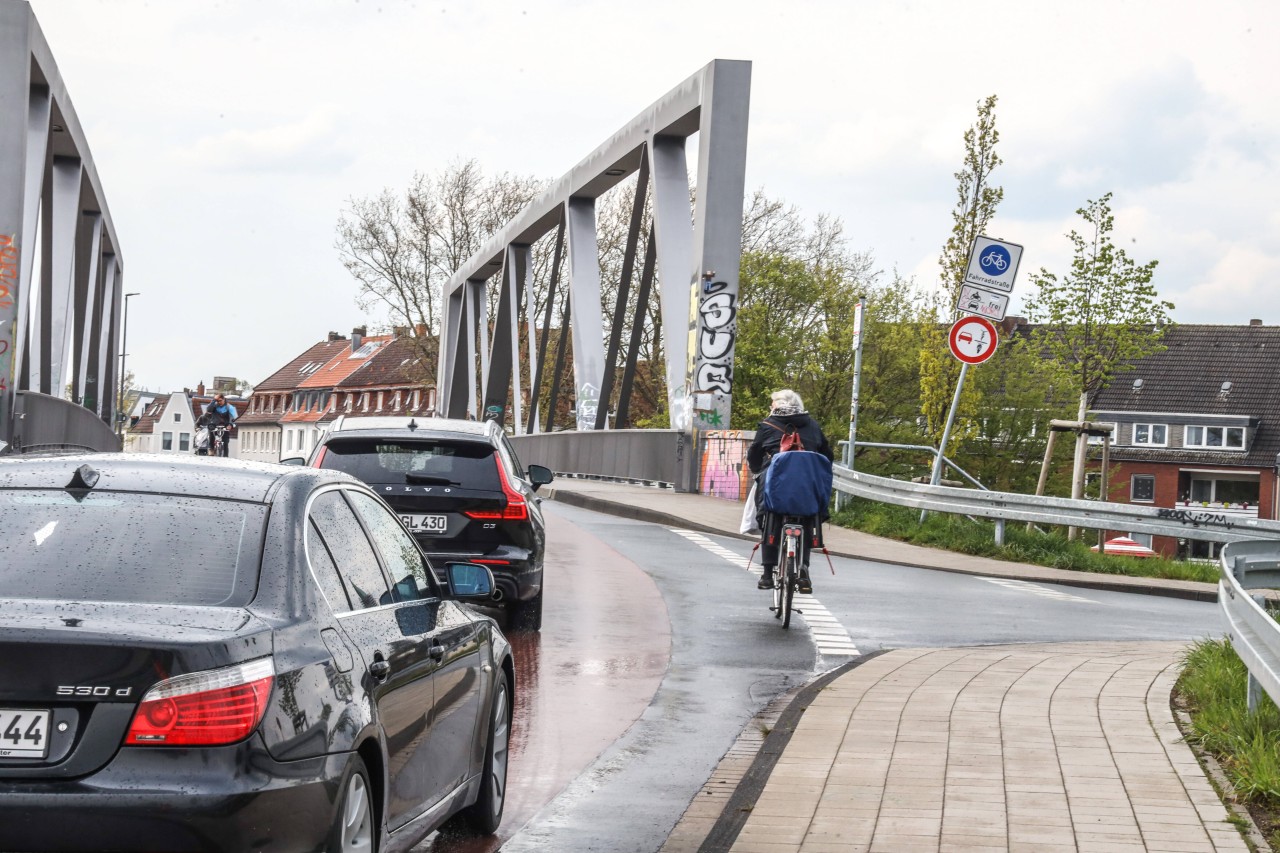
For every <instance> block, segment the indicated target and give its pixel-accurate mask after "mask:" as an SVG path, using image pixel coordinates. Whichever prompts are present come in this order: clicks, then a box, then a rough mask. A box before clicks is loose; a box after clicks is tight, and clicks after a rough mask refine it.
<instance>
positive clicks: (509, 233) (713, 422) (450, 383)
mask: <svg viewBox="0 0 1280 853" xmlns="http://www.w3.org/2000/svg"><path fill="white" fill-rule="evenodd" d="M750 88H751V63H750V62H746V61H740V60H723V59H717V60H714V61H712V62H711V63H709V64H708V65H706V66H705V67H703V68H702V69H701V70H699V71H698V72H697V73H695V74H694V75H692V76H691V77H689V78H688V79H686V80H685V81H684V82H683V83H681V84H680V85H678V86H676V87H675V88H674V89H672V90H671V91H670V92H668V93H667V94H665V95H664V96H662V97H661V98H659V99H658V100H657V101H656V102H654V103H653V104H652V105H650V106H649V107H648V108H647V109H645V110H644V111H642V112H641V113H640V114H639V115H638V116H636V117H635V118H634V119H632V120H631V121H630V122H628V123H627V124H626V125H625V126H624V127H622V128H621V129H620V130H619V131H618V132H617V133H615V134H614V135H613V136H612V137H611V138H610V139H609V140H607V141H606V142H605V143H604V144H602V145H601V146H599V147H598V148H597V149H596V150H595V151H593V152H592V153H591V154H589V155H588V156H587V157H586V158H585V159H584V160H582V161H581V162H580V163H578V164H577V165H576V166H574V167H573V168H572V169H570V170H569V172H568V173H566V174H565V175H564V176H562V177H561V178H560V179H559V180H557V181H555V182H554V183H552V184H551V186H549V187H548V188H547V189H546V191H544V192H543V193H542V194H541V195H540V196H539V197H538V198H536V199H534V200H533V201H532V202H531V203H530V204H529V205H527V206H526V207H525V208H524V209H523V210H522V211H521V212H520V213H519V214H518V215H517V216H516V217H515V218H513V219H512V220H511V221H510V222H508V223H507V224H506V225H505V226H504V227H502V228H501V229H499V230H498V231H497V232H496V233H495V234H494V235H493V236H492V237H491V238H490V239H489V240H488V241H487V242H486V243H485V244H484V246H483V247H482V248H481V250H480V251H479V252H477V253H476V254H475V255H473V256H472V257H471V258H469V259H468V260H467V261H466V263H464V264H463V265H462V266H461V267H460V268H459V269H458V270H457V272H455V273H454V275H453V276H452V278H451V279H450V280H449V282H448V284H447V285H446V286H445V289H444V294H443V297H444V298H443V304H444V312H443V315H444V322H443V323H442V325H441V346H440V356H439V358H440V361H439V370H438V373H437V387H438V397H437V399H438V400H439V403H438V405H439V409H440V412H441V413H442V414H445V415H449V416H453V417H460V416H464V415H467V414H470V415H471V416H473V417H484V413H485V412H493V413H495V415H496V416H498V417H503V416H504V415H505V412H506V410H507V401H508V399H509V395H510V398H512V399H513V400H514V406H513V408H514V411H513V415H514V419H513V425H514V429H515V431H516V432H517V433H522V432H525V431H528V432H536V431H538V428H539V413H538V410H539V408H540V406H541V401H540V400H539V394H538V389H540V388H541V385H542V380H543V371H544V368H545V364H546V360H547V359H546V346H545V341H546V340H547V335H548V331H549V328H550V325H551V319H552V314H553V310H552V309H553V304H554V298H555V288H556V284H557V277H558V275H559V271H560V264H559V258H560V255H561V251H562V248H563V249H565V250H567V256H568V257H567V260H568V263H567V267H568V282H567V285H566V286H565V287H564V290H565V292H566V297H567V300H568V306H567V312H562V314H563V313H567V319H568V323H569V329H570V331H571V338H572V342H573V370H574V381H573V395H574V413H575V420H576V424H577V428H578V429H580V430H585V429H597V428H601V427H603V426H605V425H606V422H607V413H608V410H609V407H610V406H611V405H612V400H611V396H612V395H611V392H612V389H613V386H614V384H615V383H614V382H613V374H614V371H615V370H616V368H617V365H616V363H615V359H616V358H617V355H618V353H619V352H620V351H621V337H622V331H623V330H622V329H621V327H620V324H621V323H622V318H623V315H624V314H625V311H623V310H622V307H623V306H624V304H625V299H626V295H625V294H626V289H627V288H629V286H630V282H629V277H630V271H631V267H632V265H633V261H634V252H635V241H636V238H637V237H638V231H639V229H640V227H641V217H640V216H639V215H635V216H633V217H632V223H631V232H632V233H630V234H629V235H628V249H627V253H628V256H629V257H628V260H627V261H626V262H625V263H624V269H625V272H624V281H623V282H622V283H621V284H620V290H621V291H622V293H623V295H622V296H621V298H620V299H619V310H618V311H616V312H615V318H614V328H613V329H612V330H611V331H610V335H609V338H610V345H609V351H608V353H607V354H606V351H605V346H604V339H605V333H606V331H607V330H606V329H605V328H604V325H603V312H602V310H601V307H600V299H601V282H600V258H599V253H598V247H597V235H596V210H595V207H596V200H597V199H598V198H600V196H601V195H603V194H604V193H605V192H607V191H608V190H609V189H611V188H612V187H614V186H616V185H617V184H618V183H620V182H621V181H624V180H626V179H627V178H628V176H630V175H632V174H634V173H636V172H639V173H640V175H639V179H640V180H641V181H649V182H650V183H651V186H648V187H645V188H644V190H638V191H651V192H652V194H653V222H652V228H651V231H650V232H649V234H650V237H651V239H650V240H649V241H648V244H647V250H646V256H645V258H644V264H643V265H644V267H645V272H644V273H643V274H642V277H641V278H642V281H641V290H640V295H641V301H642V304H643V302H644V301H645V300H647V298H648V293H649V284H651V282H652V279H653V277H654V275H656V276H657V279H658V282H659V288H660V290H659V303H660V311H661V317H662V327H663V347H662V351H663V354H664V357H665V362H666V363H665V365H664V368H663V369H664V374H665V378H666V383H667V394H668V400H667V403H668V411H669V412H670V417H671V426H672V428H674V429H678V430H685V431H687V430H690V429H693V428H718V427H727V426H728V424H729V416H730V413H731V408H732V400H733V355H734V343H735V341H736V336H737V323H736V317H737V306H738V268H739V264H740V260H741V252H742V201H743V191H744V188H745V180H746V139H747V118H748V108H749V101H750ZM694 134H697V137H698V174H697V181H696V187H697V192H696V197H695V198H694V201H693V207H692V210H691V209H690V184H689V169H688V161H687V153H686V148H687V141H688V139H689V138H690V137H692V136H693V135H694ZM642 203H643V202H642ZM553 231H554V232H555V233H556V235H557V236H556V241H557V242H556V262H555V263H554V264H553V269H552V274H551V279H552V285H551V294H550V297H549V300H548V304H547V310H546V312H545V314H544V316H543V321H542V328H541V330H540V333H541V335H542V340H543V342H544V343H543V345H542V346H541V347H539V346H538V344H537V334H538V332H537V331H535V328H536V326H535V323H536V321H537V318H535V317H534V316H533V299H532V295H531V287H530V279H529V276H530V266H531V264H530V261H529V254H528V253H529V247H531V246H533V245H534V244H535V243H537V242H538V241H539V240H541V239H543V238H544V237H547V236H548V235H549V234H551V233H552V232H553ZM495 277H496V282H497V284H496V286H497V287H498V288H500V291H499V293H498V294H497V298H496V300H495V303H496V305H497V310H496V314H495V317H494V318H493V323H494V325H493V328H494V339H493V341H492V343H490V342H489V341H488V340H487V334H488V329H489V325H490V323H489V318H488V317H487V316H486V313H485V312H486V307H485V306H486V305H487V304H488V300H487V299H486V298H485V296H486V294H487V288H489V287H490V286H491V285H490V281H491V280H492V279H495ZM522 292H523V293H524V294H525V299H524V303H525V306H526V308H527V310H526V313H525V318H524V322H525V323H527V328H528V335H527V341H528V362H527V365H528V367H527V369H526V370H525V371H523V374H522V369H521V365H520V357H519V351H520V344H519V341H520V336H519V325H520V323H521V318H520V310H519V309H520V302H521V294H522ZM637 314H640V312H639V311H637ZM634 322H635V323H637V324H638V323H641V322H643V321H642V319H641V318H639V317H637V318H636V320H635V321H634ZM560 328H561V331H562V332H563V330H564V323H563V321H562V323H561V327H560ZM632 332H633V333H632V335H631V336H630V337H631V342H630V344H629V346H628V347H627V351H626V354H625V363H624V365H623V380H622V383H621V390H620V392H619V398H618V408H619V410H620V411H625V409H626V407H627V397H628V395H629V392H630V382H631V379H632V378H633V377H634V369H635V360H636V351H637V346H636V344H635V341H636V340H637V339H638V336H637V333H636V329H635V328H633V330H632ZM565 337H566V336H565V335H564V334H560V335H559V338H560V342H561V344H563V343H564V340H565ZM535 352H537V353H538V354H537V356H535ZM477 358H478V359H479V364H477ZM563 363H564V347H563V346H560V347H558V352H557V357H556V364H557V367H556V368H555V373H554V379H553V381H552V384H551V390H550V399H549V405H548V408H549V409H550V410H551V411H552V412H554V407H555V398H556V395H557V393H558V390H559V389H558V383H559V379H560V372H561V369H562V366H563ZM526 382H527V385H525V384H524V383H526ZM524 387H528V388H529V389H530V394H529V408H530V410H531V411H529V412H528V413H527V417H524V416H522V415H524V413H523V412H522V411H521V406H522V405H523V403H522V399H523V396H522V394H523V392H522V388H524ZM477 388H479V393H477ZM480 405H482V406H483V408H484V411H483V412H482V411H480V410H479V408H478V407H479V406H480Z"/></svg>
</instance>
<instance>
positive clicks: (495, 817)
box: [447, 667, 511, 835]
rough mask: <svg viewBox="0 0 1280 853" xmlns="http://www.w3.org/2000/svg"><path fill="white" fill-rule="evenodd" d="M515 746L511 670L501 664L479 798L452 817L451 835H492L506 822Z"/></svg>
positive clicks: (494, 687) (494, 692)
mask: <svg viewBox="0 0 1280 853" xmlns="http://www.w3.org/2000/svg"><path fill="white" fill-rule="evenodd" d="M510 747H511V687H510V685H509V684H508V683H507V671H506V670H505V669H503V668H502V667H498V678H497V680H496V681H495V682H494V685H493V707H492V708H490V709H489V743H488V745H487V746H486V747H485V750H484V766H483V767H482V768H481V770H480V794H479V796H477V797H476V801H475V802H474V803H472V804H471V805H469V806H467V807H466V808H465V809H463V810H462V811H460V812H458V813H457V814H456V815H454V816H453V817H452V818H450V820H449V823H448V825H447V830H448V832H449V833H450V834H454V833H456V834H461V835H492V834H493V833H495V832H497V831H498V826H499V825H500V824H501V823H502V810H503V808H504V807H505V806H506V804H507V763H508V758H509V756H510V752H509V750H510Z"/></svg>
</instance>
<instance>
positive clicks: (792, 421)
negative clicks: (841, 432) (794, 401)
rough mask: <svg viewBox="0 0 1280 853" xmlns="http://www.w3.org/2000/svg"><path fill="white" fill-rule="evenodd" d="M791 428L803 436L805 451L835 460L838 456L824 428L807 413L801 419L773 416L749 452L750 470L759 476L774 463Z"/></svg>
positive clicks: (802, 413)
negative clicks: (783, 438) (785, 434)
mask: <svg viewBox="0 0 1280 853" xmlns="http://www.w3.org/2000/svg"><path fill="white" fill-rule="evenodd" d="M771 424H772V426H771ZM775 427H776V428H775ZM788 427H791V428H794V429H795V431H796V432H797V433H799V434H800V441H801V442H803V443H804V449H805V450H811V451H813V452H815V453H821V454H822V455H823V456H825V457H827V458H828V459H830V460H833V461H834V460H835V458H836V455H835V453H834V452H833V451H832V450H831V445H830V444H828V443H827V437H826V435H824V434H823V432H822V427H820V426H818V422H817V421H815V420H814V419H813V418H811V417H809V414H808V413H807V412H801V413H800V414H797V415H770V416H769V417H767V418H765V419H764V420H763V421H761V422H760V427H759V429H757V430H756V437H755V440H754V441H752V442H751V446H750V447H748V448H747V466H748V467H749V468H750V469H751V473H752V474H759V473H760V472H761V471H763V470H764V469H765V467H766V466H767V465H768V464H769V461H770V460H771V459H773V456H774V454H776V453H777V452H778V448H779V446H780V445H781V444H782V436H783V434H784V433H785V432H786V431H787V429H788Z"/></svg>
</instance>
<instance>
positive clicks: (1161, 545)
mask: <svg viewBox="0 0 1280 853" xmlns="http://www.w3.org/2000/svg"><path fill="white" fill-rule="evenodd" d="M1164 345H1165V349H1164V351H1163V352H1160V353H1156V354H1155V355H1151V356H1148V357H1146V358H1144V359H1141V360H1140V361H1139V362H1138V363H1137V364H1136V365H1135V367H1134V369H1133V370H1132V371H1128V372H1125V373H1121V374H1119V375H1118V376H1117V377H1116V378H1115V379H1114V380H1113V381H1112V382H1111V384H1110V385H1109V386H1108V387H1107V388H1105V389H1104V390H1103V391H1102V392H1101V393H1100V394H1099V395H1098V397H1097V399H1096V400H1095V401H1094V403H1093V408H1092V410H1091V412H1090V414H1089V418H1090V420H1093V421H1098V422H1102V423H1110V424H1112V425H1114V426H1115V432H1114V433H1113V435H1114V442H1113V445H1112V448H1111V462H1112V465H1111V466H1110V468H1111V470H1110V481H1111V482H1110V486H1109V488H1108V492H1109V496H1110V499H1111V500H1114V501H1123V502H1129V503H1135V504H1146V505H1149V506H1156V507H1167V508H1169V509H1172V510H1184V511H1190V512H1199V513H1210V514H1211V515H1212V516H1214V517H1220V518H1223V519H1225V520H1227V521H1228V522H1231V521H1233V520H1236V519H1238V520H1240V521H1244V520H1246V519H1249V518H1265V519H1276V518H1278V517H1280V512H1278V509H1280V507H1278V502H1277V475H1278V473H1280V467H1278V466H1280V459H1278V458H1277V454H1278V453H1280V370H1277V368H1278V367H1280V327H1277V326H1264V325H1262V322H1261V321H1260V320H1253V321H1251V322H1250V323H1249V325H1247V326H1209V325H1175V326H1170V327H1169V328H1167V329H1166V330H1165V334H1164ZM1133 538H1135V539H1137V540H1138V541H1140V542H1142V543H1143V544H1148V545H1150V546H1151V547H1152V548H1154V549H1155V550H1157V551H1159V552H1160V553H1162V554H1165V555H1167V556H1184V557H1189V558H1195V559H1211V558H1215V557H1216V556H1217V554H1218V549H1219V546H1217V545H1216V544H1214V543H1211V542H1207V541H1204V540H1196V539H1193V538H1187V539H1174V538H1172V537H1161V536H1156V537H1149V536H1143V535H1140V534H1135V535H1134V536H1133Z"/></svg>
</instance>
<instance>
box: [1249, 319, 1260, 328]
mask: <svg viewBox="0 0 1280 853" xmlns="http://www.w3.org/2000/svg"><path fill="white" fill-rule="evenodd" d="M1249 325H1250V326H1261V325H1262V321H1261V320H1258V319H1256V318H1255V319H1253V320H1250V321H1249Z"/></svg>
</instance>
